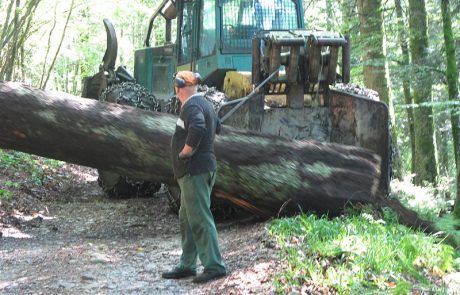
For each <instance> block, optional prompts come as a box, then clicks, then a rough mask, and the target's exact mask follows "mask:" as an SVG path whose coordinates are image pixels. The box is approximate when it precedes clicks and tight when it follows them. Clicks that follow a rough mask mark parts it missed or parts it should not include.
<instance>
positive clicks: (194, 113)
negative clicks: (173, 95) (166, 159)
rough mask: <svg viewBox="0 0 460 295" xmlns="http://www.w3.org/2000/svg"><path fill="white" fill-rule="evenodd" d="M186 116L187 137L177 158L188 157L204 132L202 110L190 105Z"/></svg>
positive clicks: (204, 125)
mask: <svg viewBox="0 0 460 295" xmlns="http://www.w3.org/2000/svg"><path fill="white" fill-rule="evenodd" d="M187 111H188V116H187V128H188V129H187V133H188V135H187V139H186V140H185V145H184V148H183V149H182V151H181V152H180V154H179V158H181V159H184V158H189V157H191V156H192V155H193V153H194V151H195V149H196V148H197V147H198V145H199V144H200V141H201V138H202V137H203V135H204V134H205V132H206V121H205V118H204V114H203V111H202V110H201V108H199V107H198V106H190V107H189V109H188V110H187Z"/></svg>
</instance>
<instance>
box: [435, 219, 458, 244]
mask: <svg viewBox="0 0 460 295" xmlns="http://www.w3.org/2000/svg"><path fill="white" fill-rule="evenodd" d="M435 223H436V226H437V228H439V229H440V230H442V231H443V232H444V233H446V234H447V238H448V239H451V240H453V242H454V243H455V244H456V245H460V219H458V218H456V217H455V216H454V215H453V214H446V215H444V216H442V217H440V218H438V219H437V220H436V221H435Z"/></svg>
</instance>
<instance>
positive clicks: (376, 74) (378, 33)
mask: <svg viewBox="0 0 460 295" xmlns="http://www.w3.org/2000/svg"><path fill="white" fill-rule="evenodd" d="M357 6H358V13H359V21H360V27H359V31H360V33H361V41H362V43H363V44H364V45H363V48H364V54H363V76H364V85H365V86H366V87H367V88H370V89H373V90H375V91H377V92H378V93H379V97H380V100H381V101H383V102H385V103H386V104H387V106H388V109H389V112H390V117H391V119H390V120H391V122H392V124H391V129H390V132H391V135H392V137H391V139H392V140H391V143H392V144H391V146H392V148H393V151H394V153H393V158H392V168H393V175H394V176H395V177H396V178H398V179H401V178H402V161H401V157H400V153H399V148H398V145H397V133H396V129H395V127H394V126H395V118H394V111H393V103H392V101H391V99H390V94H389V92H390V91H389V89H388V80H387V75H386V58H385V52H384V45H383V44H384V42H383V41H384V40H383V39H384V33H383V26H382V22H383V16H382V3H381V1H380V0H358V5H357Z"/></svg>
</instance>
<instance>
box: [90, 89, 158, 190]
mask: <svg viewBox="0 0 460 295" xmlns="http://www.w3.org/2000/svg"><path fill="white" fill-rule="evenodd" d="M99 100H100V101H107V102H111V103H117V104H121V105H128V106H133V107H136V108H140V109H143V110H150V111H157V112H160V111H161V107H160V104H159V103H158V101H157V99H156V98H155V96H154V95H153V94H152V93H150V92H149V91H147V90H146V89H145V88H144V87H142V86H141V85H139V84H136V83H132V82H123V83H120V84H114V85H112V86H110V87H108V88H107V89H106V90H104V91H103V92H102V94H101V96H100V99H99ZM103 173H104V172H103V171H99V178H98V183H99V185H100V186H101V187H102V188H103V189H104V191H105V193H107V194H108V195H109V196H110V197H111V198H123V197H130V196H131V194H132V193H135V194H136V197H148V196H152V195H153V194H154V193H156V192H157V191H158V189H159V188H160V186H161V184H160V183H154V182H150V181H144V180H136V179H132V178H130V177H128V176H120V178H119V180H118V182H117V184H116V185H114V186H113V187H110V188H109V187H104V185H105V184H104V179H103V176H102V174H103Z"/></svg>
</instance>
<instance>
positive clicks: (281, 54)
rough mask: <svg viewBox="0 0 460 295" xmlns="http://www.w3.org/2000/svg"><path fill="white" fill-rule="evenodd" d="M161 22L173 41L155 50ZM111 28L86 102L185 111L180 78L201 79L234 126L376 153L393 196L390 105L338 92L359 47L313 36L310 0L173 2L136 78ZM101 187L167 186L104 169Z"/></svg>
mask: <svg viewBox="0 0 460 295" xmlns="http://www.w3.org/2000/svg"><path fill="white" fill-rule="evenodd" d="M156 21H161V22H163V23H164V24H165V29H164V32H165V35H164V39H163V44H162V45H160V46H155V47H152V46H151V45H150V40H151V38H152V30H153V27H154V23H155V22H156ZM155 24H156V23H155ZM104 25H105V28H106V31H107V50H106V52H105V55H104V58H103V63H102V65H101V66H100V72H99V73H97V74H96V75H94V76H92V77H89V78H87V79H86V81H85V88H84V91H83V96H84V97H88V98H94V99H99V100H106V101H110V102H116V103H122V104H129V105H133V106H136V107H139V108H143V109H148V110H154V111H161V112H170V113H176V112H177V111H178V109H179V108H178V105H177V103H178V102H177V100H175V99H174V93H173V87H172V85H171V77H172V76H173V74H174V73H175V72H176V71H179V70H186V69H187V70H191V71H196V72H199V73H200V74H201V76H202V77H203V85H205V87H203V88H202V91H205V92H206V93H207V97H208V98H209V99H210V100H212V101H213V102H214V103H215V106H216V111H218V114H219V116H220V118H221V119H222V121H223V122H224V124H225V125H230V126H233V127H236V128H240V129H245V130H247V129H249V130H254V131H259V132H261V133H265V134H272V135H277V136H280V137H283V138H287V139H294V140H316V141H319V142H332V143H338V144H343V145H349V146H357V147H363V148H367V149H370V150H371V151H373V152H374V153H376V154H377V155H379V156H380V158H381V164H380V181H379V184H378V185H379V187H378V190H379V192H380V193H382V194H385V193H386V192H387V191H388V185H389V129H388V124H389V122H388V109H387V106H386V105H385V104H384V103H382V102H379V101H375V100H371V99H368V98H366V97H362V96H357V95H354V94H350V93H348V92H345V91H343V90H340V89H338V88H337V87H334V85H335V84H336V83H337V82H339V83H342V84H347V83H348V82H349V79H350V42H349V40H348V38H347V37H344V36H341V35H339V34H336V33H330V32H324V31H314V30H307V29H305V28H304V16H303V8H302V1H300V0H270V1H269V0H193V1H192V0H177V1H173V0H164V1H163V2H162V3H161V5H160V6H159V7H158V8H157V10H156V11H155V12H154V14H153V15H152V17H151V18H150V21H149V25H148V30H147V35H146V38H145V43H144V45H145V47H144V48H142V49H138V50H136V52H135V64H134V76H131V75H130V74H129V73H128V72H127V71H126V69H125V68H124V67H123V66H120V67H118V68H117V69H115V60H116V56H117V39H116V35H115V30H114V28H113V26H112V24H111V23H110V22H109V21H108V20H104ZM173 36H175V39H174V40H173ZM156 43H158V42H156ZM338 69H339V71H337V70H338ZM345 88H346V87H345ZM220 92H224V93H225V94H226V96H225V97H224V96H223V95H220V94H219V93H220ZM232 99H233V100H232ZM338 150H340V149H338ZM244 152H245V151H241V153H244ZM274 177H276V175H274ZM335 181H340V180H337V179H336V180H335ZM343 181H346V180H343ZM100 183H101V185H102V186H103V187H104V189H105V191H106V192H107V193H109V194H110V195H113V196H123V195H130V194H143V193H147V194H148V193H151V192H152V191H155V190H157V189H158V187H159V185H158V184H155V183H150V182H148V183H146V182H142V181H135V180H132V179H130V178H129V177H126V176H120V175H119V174H116V173H112V172H109V171H100Z"/></svg>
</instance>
